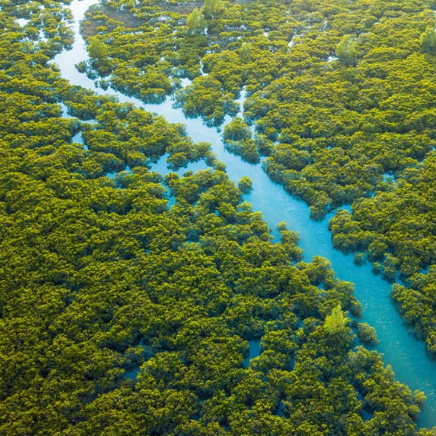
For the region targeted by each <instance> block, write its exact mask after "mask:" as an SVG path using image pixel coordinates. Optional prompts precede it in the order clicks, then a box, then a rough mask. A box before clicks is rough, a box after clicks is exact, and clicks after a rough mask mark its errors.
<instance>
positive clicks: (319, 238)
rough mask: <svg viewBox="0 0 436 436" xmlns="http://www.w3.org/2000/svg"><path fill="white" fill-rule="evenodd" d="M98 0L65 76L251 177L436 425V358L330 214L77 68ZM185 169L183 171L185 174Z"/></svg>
mask: <svg viewBox="0 0 436 436" xmlns="http://www.w3.org/2000/svg"><path fill="white" fill-rule="evenodd" d="M96 2H97V0H83V1H78V0H74V1H73V2H72V3H71V5H70V8H71V9H72V11H73V13H74V17H75V23H74V31H75V33H76V41H75V44H74V47H73V49H72V50H70V51H67V52H63V53H61V54H60V55H58V56H56V58H55V62H56V64H57V65H58V66H59V67H60V69H61V72H62V75H63V76H64V77H65V78H66V79H68V80H69V81H70V82H71V83H72V84H73V85H80V86H82V87H85V88H89V89H92V90H93V91H95V92H96V93H98V94H112V95H116V96H117V97H118V99H119V101H121V102H130V103H134V104H135V105H137V106H140V107H143V108H144V109H146V110H149V111H151V112H155V113H158V114H161V115H163V116H164V117H165V118H166V119H167V120H168V121H169V122H180V123H183V124H185V125H186V131H187V133H188V134H189V135H190V136H191V137H192V139H193V140H194V141H196V142H198V141H207V142H210V143H211V144H212V149H213V151H214V153H216V155H217V157H218V159H220V160H221V161H223V162H224V163H225V164H226V167H227V173H228V175H229V177H230V178H231V179H232V180H234V181H238V180H239V179H240V178H241V177H243V176H249V177H250V178H251V179H252V182H253V191H252V192H251V193H250V194H249V195H246V196H245V198H246V200H248V201H249V202H251V203H252V205H253V209H254V210H257V211H260V212H262V213H263V215H264V217H265V220H266V221H267V222H268V223H269V225H270V227H271V228H272V229H274V228H275V225H276V224H277V223H279V222H281V221H285V222H286V223H287V224H288V228H289V229H292V230H296V231H297V232H298V233H299V235H300V238H301V240H300V246H301V248H303V249H304V258H305V260H308V261H310V260H311V259H312V257H313V256H323V257H325V258H327V259H329V261H330V262H331V264H332V266H333V268H334V270H335V271H336V274H337V277H338V278H340V279H341V280H347V281H351V282H353V283H354V284H355V294H356V297H357V298H358V300H359V301H360V302H361V304H362V306H363V309H364V310H363V320H362V321H366V322H368V323H369V324H370V325H372V326H373V327H374V328H375V329H376V331H377V334H378V336H379V339H380V344H379V345H378V346H377V347H376V349H377V350H378V351H379V352H380V353H382V354H383V355H384V361H385V363H386V364H389V365H391V366H392V368H393V370H394V372H395V375H396V378H397V380H399V381H400V382H402V383H405V384H407V385H408V386H409V387H410V388H411V389H412V390H415V389H419V390H422V391H424V393H425V394H426V395H427V402H426V405H425V407H424V409H423V411H422V412H421V415H420V419H419V421H418V425H419V426H420V427H431V426H434V425H436V364H435V362H434V361H433V360H432V359H431V358H429V356H428V355H427V353H426V350H425V346H424V343H423V342H422V341H418V340H416V339H415V338H414V336H413V334H412V333H411V332H410V331H409V330H408V329H407V327H406V326H405V325H404V323H403V321H402V320H401V318H400V316H399V314H398V312H397V311H396V309H395V308H394V306H393V304H392V302H391V299H390V297H389V293H390V285H389V283H387V282H386V281H384V280H382V279H381V278H380V277H379V276H376V275H374V274H373V273H372V269H371V266H370V265H364V266H356V265H355V264H354V263H353V256H351V255H344V254H342V253H341V252H339V251H337V250H335V249H333V245H332V241H331V235H330V232H329V231H328V228H327V224H328V219H329V217H327V218H326V219H324V220H323V221H321V222H315V221H312V220H311V219H310V218H309V208H308V206H307V205H306V204H305V203H303V202H302V201H300V200H298V199H295V198H293V197H291V196H289V195H288V194H287V193H286V192H285V191H284V189H283V188H282V187H281V186H279V185H276V184H274V183H273V182H272V181H271V180H270V179H269V177H268V176H267V175H266V173H265V172H264V171H263V170H262V167H261V165H260V164H259V165H250V164H248V163H246V162H243V161H242V160H241V159H240V158H239V157H237V156H234V155H232V154H230V153H228V152H227V151H225V150H224V146H223V144H222V141H221V136H220V133H219V132H218V131H217V130H216V129H213V128H208V127H206V126H205V125H204V124H203V122H202V121H201V120H199V119H186V118H185V116H184V115H183V112H182V111H181V110H180V109H174V108H173V107H172V102H171V101H170V100H169V99H167V100H166V101H165V102H164V103H162V104H161V105H147V104H144V103H142V102H141V101H139V100H137V99H135V98H131V97H126V96H124V95H122V94H120V93H119V92H116V91H114V90H113V89H111V88H109V89H108V90H107V91H103V90H102V89H100V88H96V87H95V84H94V81H93V80H90V79H88V78H87V77H86V76H85V75H84V74H81V73H79V72H78V71H77V70H76V69H75V68H74V64H76V63H78V62H79V61H82V60H86V59H88V56H87V53H86V50H85V47H84V42H83V39H82V37H81V36H80V35H79V33H78V30H79V20H81V19H82V18H83V16H84V13H85V11H86V10H87V9H88V8H89V7H90V6H91V5H92V4H94V3H96ZM243 98H244V93H242V94H241V99H240V104H241V103H242V100H243ZM241 107H242V106H241ZM80 139H81V137H80V136H77V138H75V139H74V141H75V142H79V141H80ZM204 167H205V165H204V163H202V162H200V163H197V164H194V165H192V166H190V167H189V169H193V170H197V169H202V168H204ZM153 169H154V170H157V171H159V172H162V173H165V172H167V171H168V170H167V169H166V168H165V165H164V162H163V160H161V161H160V162H159V163H158V164H157V165H155V166H154V167H153ZM184 171H185V170H183V169H182V170H181V171H180V172H181V173H183V172H184ZM273 236H274V237H275V238H277V237H278V232H277V231H275V230H273ZM255 349H257V348H256V347H251V346H250V356H249V359H251V358H253V357H255V355H254V354H253V353H254V350H255ZM257 352H259V351H257ZM247 364H248V362H247Z"/></svg>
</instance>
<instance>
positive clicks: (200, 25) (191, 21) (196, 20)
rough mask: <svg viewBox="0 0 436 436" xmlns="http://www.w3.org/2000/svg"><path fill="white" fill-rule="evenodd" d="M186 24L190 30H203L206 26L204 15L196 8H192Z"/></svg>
mask: <svg viewBox="0 0 436 436" xmlns="http://www.w3.org/2000/svg"><path fill="white" fill-rule="evenodd" d="M186 25H187V26H188V28H189V30H191V31H192V32H203V31H204V29H205V28H206V22H205V19H204V16H203V15H202V14H201V13H200V11H199V10H198V9H197V8H194V10H193V11H192V12H191V13H190V14H189V15H188V18H187V19H186Z"/></svg>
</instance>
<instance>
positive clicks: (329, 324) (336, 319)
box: [324, 305, 349, 335]
mask: <svg viewBox="0 0 436 436" xmlns="http://www.w3.org/2000/svg"><path fill="white" fill-rule="evenodd" d="M348 321H349V320H348V319H347V317H346V316H345V315H344V313H343V312H342V310H341V306H340V305H337V306H336V307H335V308H334V309H333V310H332V312H331V313H330V314H329V315H327V316H326V318H325V321H324V330H325V331H326V332H327V333H328V334H329V335H337V334H339V335H340V334H342V333H343V332H344V330H345V328H346V326H347V324H348Z"/></svg>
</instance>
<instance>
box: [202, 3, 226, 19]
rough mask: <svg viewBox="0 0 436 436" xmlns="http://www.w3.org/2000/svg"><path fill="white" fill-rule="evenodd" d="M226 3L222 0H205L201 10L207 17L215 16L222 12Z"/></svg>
mask: <svg viewBox="0 0 436 436" xmlns="http://www.w3.org/2000/svg"><path fill="white" fill-rule="evenodd" d="M223 9H224V5H223V2H222V0H204V5H203V7H202V8H201V12H202V13H203V15H204V16H205V17H206V18H208V19H209V18H214V17H215V16H216V15H217V14H219V13H220V12H222V11H223Z"/></svg>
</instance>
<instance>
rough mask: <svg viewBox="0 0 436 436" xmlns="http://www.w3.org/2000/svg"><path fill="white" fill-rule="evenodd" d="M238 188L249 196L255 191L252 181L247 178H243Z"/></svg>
mask: <svg viewBox="0 0 436 436" xmlns="http://www.w3.org/2000/svg"><path fill="white" fill-rule="evenodd" d="M238 188H239V189H240V190H241V191H242V192H243V193H244V194H249V193H250V192H251V190H252V189H253V186H252V182H251V179H250V178H249V177H247V176H244V177H241V179H240V180H239V182H238Z"/></svg>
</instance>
